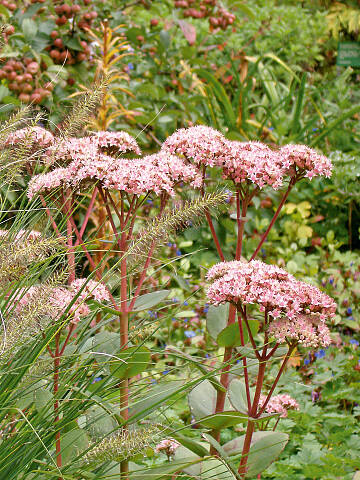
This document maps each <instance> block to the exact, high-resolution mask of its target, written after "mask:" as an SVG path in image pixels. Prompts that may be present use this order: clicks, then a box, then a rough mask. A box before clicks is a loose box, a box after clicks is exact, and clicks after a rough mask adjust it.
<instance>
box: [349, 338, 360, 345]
mask: <svg viewBox="0 0 360 480" xmlns="http://www.w3.org/2000/svg"><path fill="white" fill-rule="evenodd" d="M350 343H351V345H356V346H357V347H358V346H359V342H358V341H357V340H355V338H351V339H350Z"/></svg>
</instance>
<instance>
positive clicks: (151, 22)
mask: <svg viewBox="0 0 360 480" xmlns="http://www.w3.org/2000/svg"><path fill="white" fill-rule="evenodd" d="M150 25H151V26H152V27H157V26H158V25H159V20H158V19H157V18H152V19H151V20H150Z"/></svg>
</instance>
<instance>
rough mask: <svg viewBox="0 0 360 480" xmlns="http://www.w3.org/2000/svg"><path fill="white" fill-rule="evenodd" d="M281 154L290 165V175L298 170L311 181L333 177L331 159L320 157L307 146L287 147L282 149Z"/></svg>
mask: <svg viewBox="0 0 360 480" xmlns="http://www.w3.org/2000/svg"><path fill="white" fill-rule="evenodd" d="M280 154H281V155H282V157H283V158H284V162H287V164H288V165H289V172H290V174H291V173H292V172H294V171H295V170H297V171H300V172H301V173H303V175H304V176H305V177H307V178H310V179H311V178H313V177H319V176H324V177H327V178H329V177H331V171H332V163H331V160H330V158H327V157H325V155H320V154H319V153H317V152H316V151H315V150H314V149H312V148H310V147H307V146H306V145H285V146H284V147H281V149H280Z"/></svg>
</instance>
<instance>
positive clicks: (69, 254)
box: [62, 192, 75, 284]
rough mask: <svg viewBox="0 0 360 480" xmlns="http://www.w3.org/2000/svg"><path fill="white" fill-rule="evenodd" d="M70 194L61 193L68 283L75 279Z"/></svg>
mask: <svg viewBox="0 0 360 480" xmlns="http://www.w3.org/2000/svg"><path fill="white" fill-rule="evenodd" d="M71 198H72V197H71V194H70V192H68V198H65V195H64V194H63V195H62V200H63V205H64V209H65V214H66V234H67V246H68V252H67V258H68V266H69V280H68V282H69V284H70V283H71V282H73V281H74V280H75V250H74V246H73V228H72V222H71V220H72V201H71Z"/></svg>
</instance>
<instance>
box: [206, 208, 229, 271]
mask: <svg viewBox="0 0 360 480" xmlns="http://www.w3.org/2000/svg"><path fill="white" fill-rule="evenodd" d="M205 216H206V220H207V222H208V224H209V227H210V231H211V234H212V237H213V240H214V243H215V247H216V250H217V252H218V255H219V257H220V260H221V261H222V262H224V261H225V257H224V254H223V252H222V249H221V246H220V242H219V239H218V237H217V235H216V232H215V228H214V224H213V221H212V219H211V215H210V213H209V211H208V210H205Z"/></svg>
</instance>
